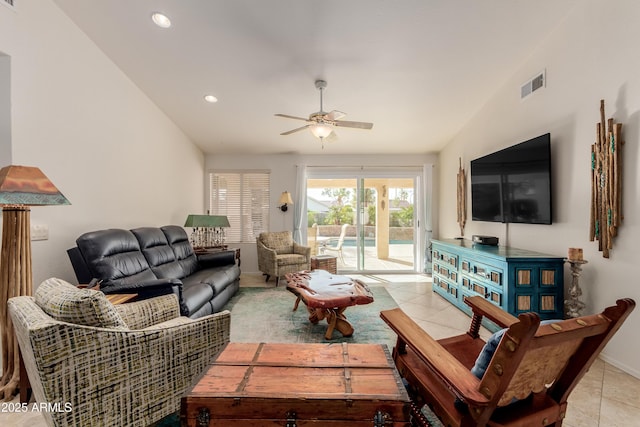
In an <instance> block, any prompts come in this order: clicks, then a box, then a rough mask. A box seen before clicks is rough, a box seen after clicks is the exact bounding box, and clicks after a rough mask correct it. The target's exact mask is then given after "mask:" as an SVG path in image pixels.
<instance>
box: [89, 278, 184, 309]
mask: <svg viewBox="0 0 640 427" xmlns="http://www.w3.org/2000/svg"><path fill="white" fill-rule="evenodd" d="M100 290H101V291H102V292H104V293H105V294H138V297H137V298H136V300H138V301H140V300H145V299H149V298H155V297H158V296H162V295H168V294H171V293H173V294H175V295H176V296H177V297H178V303H179V304H180V314H181V315H183V316H187V315H188V314H189V309H188V308H187V305H186V304H185V302H184V298H183V297H182V282H181V281H180V280H178V279H156V280H151V281H147V282H138V283H126V284H125V283H110V284H107V285H103V286H101V287H100Z"/></svg>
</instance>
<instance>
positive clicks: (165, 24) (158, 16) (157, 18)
mask: <svg viewBox="0 0 640 427" xmlns="http://www.w3.org/2000/svg"><path fill="white" fill-rule="evenodd" d="M151 20H152V21H153V23H154V24H156V25H157V26H158V27H160V28H169V27H170V26H171V20H170V19H169V17H168V16H167V15H165V14H163V13H160V12H154V13H153V14H151Z"/></svg>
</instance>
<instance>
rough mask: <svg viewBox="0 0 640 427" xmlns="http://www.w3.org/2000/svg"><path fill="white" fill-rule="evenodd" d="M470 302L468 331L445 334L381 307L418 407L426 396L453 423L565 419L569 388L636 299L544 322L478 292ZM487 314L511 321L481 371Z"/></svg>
mask: <svg viewBox="0 0 640 427" xmlns="http://www.w3.org/2000/svg"><path fill="white" fill-rule="evenodd" d="M465 302H466V303H467V305H469V306H470V307H471V309H472V310H473V317H472V320H471V326H470V328H469V331H468V332H467V333H466V334H463V335H459V336H455V337H451V338H445V339H442V340H438V341H436V340H434V339H433V338H431V337H430V336H429V335H428V334H427V333H426V332H425V331H424V330H423V329H421V328H420V327H419V326H418V325H417V324H416V323H415V322H413V321H412V320H411V319H410V318H409V317H408V316H407V315H406V314H405V313H404V312H403V311H402V310H400V309H393V310H387V311H382V312H381V313H380V317H382V319H383V320H384V321H385V322H386V323H387V324H388V325H389V326H390V327H391V329H393V330H394V331H395V332H396V334H397V335H398V340H397V343H396V346H395V348H394V349H393V358H394V361H395V363H396V366H397V367H398V370H399V371H400V374H401V376H402V377H404V378H405V379H406V380H407V381H408V384H409V390H410V392H411V394H413V395H414V396H413V397H414V400H415V402H416V406H415V408H417V407H421V406H422V405H423V404H427V405H428V406H429V407H430V408H431V409H432V410H433V412H434V413H435V414H436V415H437V416H438V417H439V418H440V419H441V420H442V422H443V423H444V424H445V425H449V426H487V425H489V426H513V427H515V426H519V427H524V426H536V427H539V426H547V425H554V426H561V425H562V420H563V418H564V416H565V413H566V407H567V398H568V397H569V394H570V393H571V392H572V391H573V389H574V388H575V386H576V385H577V384H578V382H579V381H580V379H581V378H582V377H583V376H584V374H585V373H586V372H587V370H588V369H589V367H590V366H591V364H592V363H593V362H594V360H595V359H596V358H597V356H598V354H599V353H600V351H601V350H602V349H603V348H604V346H605V345H606V344H607V342H608V341H609V340H610V339H611V337H612V336H613V335H614V334H615V333H616V331H617V330H618V329H619V328H620V326H621V325H622V323H623V322H624V320H625V319H626V318H627V317H628V316H629V314H630V313H631V311H632V310H633V309H634V307H635V302H634V301H633V300H631V299H620V300H618V301H617V302H616V305H615V306H612V307H608V308H607V309H605V310H604V311H603V312H602V313H600V314H597V315H590V316H583V317H579V318H577V319H569V320H562V321H558V322H557V323H550V324H542V325H541V324H540V319H539V317H538V315H537V314H535V313H525V314H521V315H520V316H518V317H517V318H516V317H514V316H512V315H510V314H508V313H506V312H504V311H503V310H501V309H500V308H498V307H496V306H495V305H493V304H492V303H490V302H488V301H486V300H485V299H484V298H482V297H479V296H475V297H470V298H466V299H465ZM483 317H486V318H488V319H490V320H491V321H493V322H494V323H496V324H497V325H499V326H503V327H505V328H508V329H505V330H504V332H503V335H502V338H501V339H500V341H499V343H498V344H497V347H495V351H494V352H493V354H484V355H483V358H484V359H485V360H488V364H487V366H486V372H485V373H484V375H480V378H478V377H477V376H476V375H474V374H473V373H472V372H471V369H472V368H474V364H475V363H476V359H477V358H478V356H479V355H480V353H481V351H484V350H483V348H484V347H485V342H484V341H482V339H480V337H479V335H478V332H479V329H480V323H481V321H482V318H483ZM494 336H495V335H494ZM489 341H491V340H488V342H489ZM487 347H489V346H487ZM489 351H490V350H489ZM477 368H478V367H477V366H476V367H475V368H474V370H476V369H477ZM414 412H416V413H415V414H414V419H415V420H418V421H421V415H420V413H419V412H418V411H414ZM418 424H420V423H418Z"/></svg>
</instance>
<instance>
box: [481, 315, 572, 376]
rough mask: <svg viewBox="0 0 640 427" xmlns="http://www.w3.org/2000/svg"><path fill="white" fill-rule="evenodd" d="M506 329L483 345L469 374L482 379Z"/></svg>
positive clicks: (552, 320) (553, 321)
mask: <svg viewBox="0 0 640 427" xmlns="http://www.w3.org/2000/svg"><path fill="white" fill-rule="evenodd" d="M561 321H562V319H550V320H543V321H542V322H540V325H549V324H551V323H556V322H561ZM507 329H508V328H504V329H500V330H499V331H497V332H495V333H494V334H493V335H491V337H490V338H489V339H488V340H487V342H486V343H485V344H484V347H482V351H480V354H479V355H478V358H477V359H476V363H475V365H473V368H471V373H472V374H473V375H475V376H476V377H478V378H479V379H482V377H483V376H484V373H485V371H486V370H487V368H488V367H489V362H491V359H492V358H493V353H495V352H496V349H497V348H498V344H500V340H501V339H502V336H503V335H504V333H505V332H506V331H507Z"/></svg>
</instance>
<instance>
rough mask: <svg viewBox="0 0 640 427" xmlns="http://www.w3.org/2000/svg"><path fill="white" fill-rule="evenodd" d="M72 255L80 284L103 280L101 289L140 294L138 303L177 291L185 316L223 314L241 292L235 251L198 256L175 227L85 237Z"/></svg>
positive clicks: (149, 228) (184, 232) (181, 309)
mask: <svg viewBox="0 0 640 427" xmlns="http://www.w3.org/2000/svg"><path fill="white" fill-rule="evenodd" d="M76 245H77V246H76V247H73V248H71V249H69V250H68V251H67V253H68V255H69V258H70V260H71V264H72V265H73V269H74V270H75V273H76V277H77V278H78V283H81V284H82V283H90V281H91V280H92V279H97V280H100V281H101V283H100V290H101V291H103V292H104V293H106V294H110V293H137V294H138V299H146V298H150V297H153V296H158V295H163V294H166V293H171V292H174V293H176V294H177V295H178V299H179V301H180V311H181V314H182V315H183V316H188V317H190V318H198V317H202V316H205V315H207V314H211V313H216V312H218V311H221V310H223V309H224V306H225V304H226V303H227V302H228V301H229V299H231V297H232V296H233V295H234V294H235V293H236V292H237V291H238V288H239V287H240V267H239V263H238V262H237V261H236V253H235V251H222V252H215V253H206V254H202V255H196V254H195V253H194V251H193V248H192V247H191V244H190V243H189V238H188V236H187V233H186V231H185V230H184V229H183V228H182V227H179V226H176V225H167V226H164V227H160V228H157V227H142V228H136V229H132V230H123V229H108V230H99V231H92V232H89V233H85V234H83V235H81V236H80V237H78V238H77V239H76Z"/></svg>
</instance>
